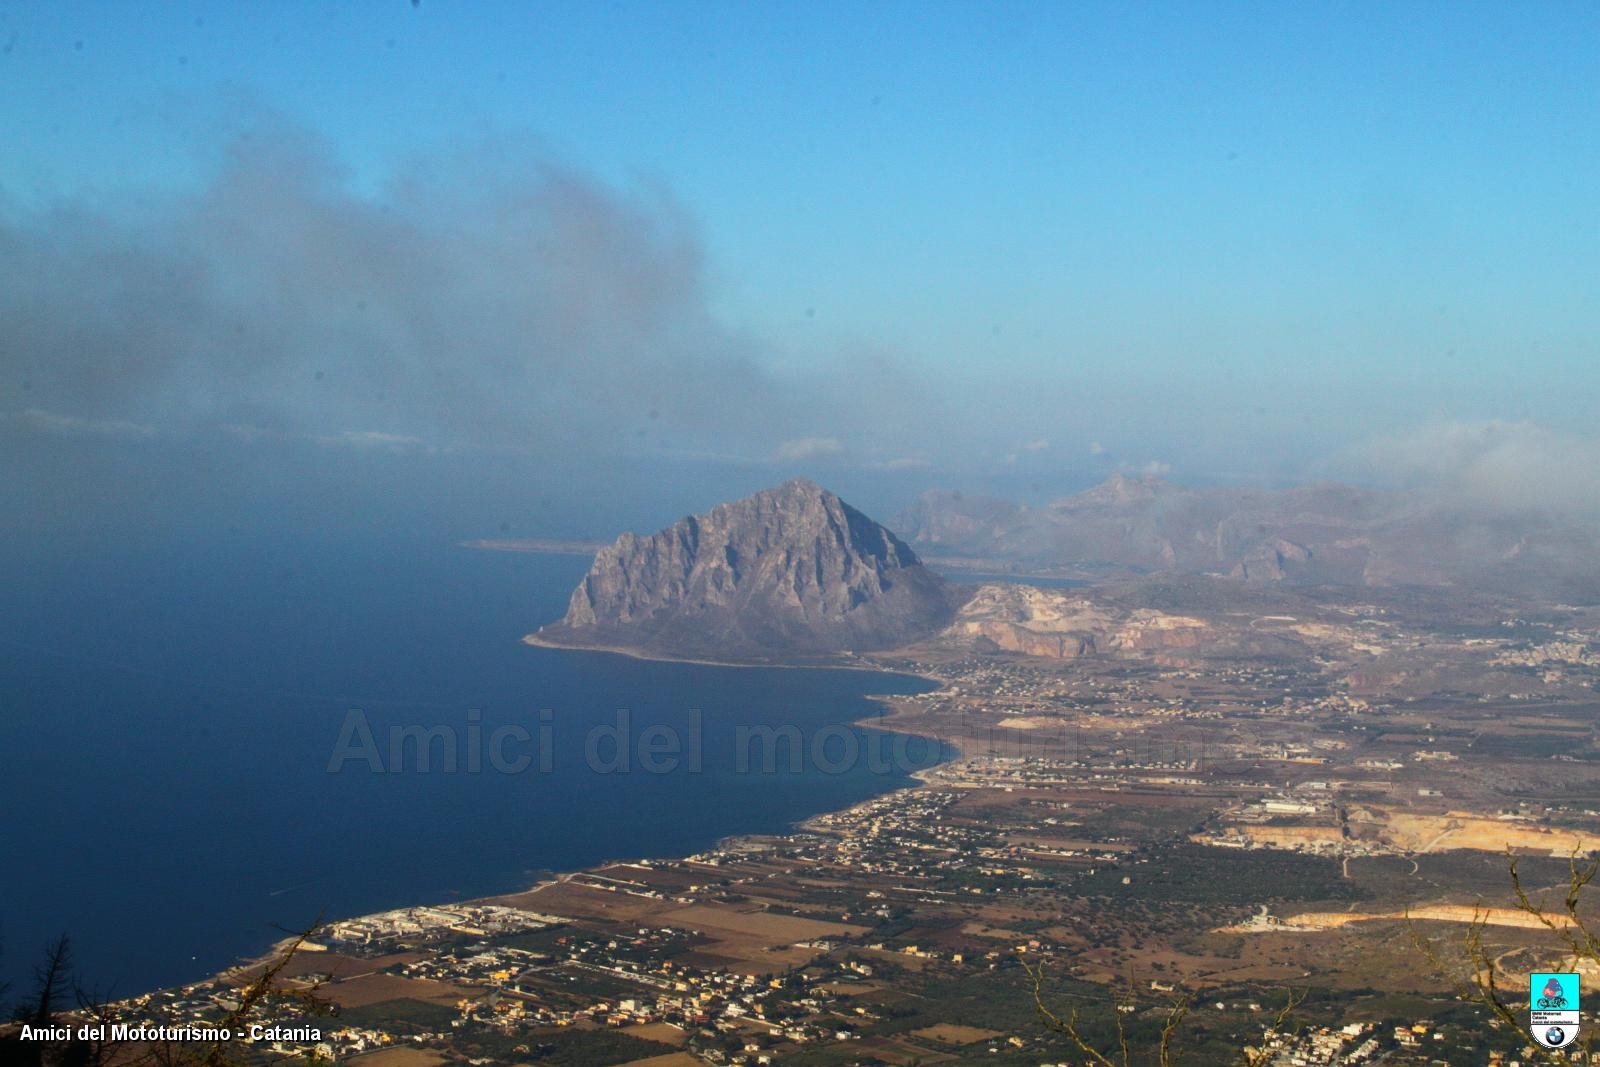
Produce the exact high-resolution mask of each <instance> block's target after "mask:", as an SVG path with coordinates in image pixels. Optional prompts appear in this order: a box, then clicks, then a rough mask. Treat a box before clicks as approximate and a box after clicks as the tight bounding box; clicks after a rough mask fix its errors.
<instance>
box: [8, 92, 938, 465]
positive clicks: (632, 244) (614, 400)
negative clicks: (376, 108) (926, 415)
mask: <svg viewBox="0 0 1600 1067" xmlns="http://www.w3.org/2000/svg"><path fill="white" fill-rule="evenodd" d="M705 273H706V272H705V265H704V252H703V249H702V246H701V242H700V239H699V236H698V234H697V232H696V228H695V225H694V223H693V220H692V219H690V218H689V217H688V215H687V213H686V212H685V211H684V210H683V208H682V207H681V205H679V204H678V203H677V202H676V201H675V200H674V199H673V198H672V196H671V195H670V193H668V192H666V191H664V190H663V189H661V188H658V187H653V186H650V185H648V184H641V185H640V186H639V187H637V188H630V189H626V190H619V189H615V188H611V187H608V186H606V185H603V184H601V183H599V182H597V181H594V180H592V179H590V178H588V177H585V176H583V175H580V174H577V173H574V172H572V171H571V170H569V169H565V168H563V167H561V166H559V165H558V164H555V163H552V162H549V161H533V162H530V163H528V164H526V165H523V166H513V165H508V164H506V163H504V162H502V161H498V159H497V157H495V156H494V154H492V153H486V154H485V155H483V156H481V157H480V156H477V155H472V154H463V155H460V156H457V157H454V158H434V159H430V160H427V161H421V162H417V163H415V164H413V165H412V166H410V167H408V168H406V169H405V170H404V171H403V172H402V173H400V174H399V175H397V176H396V177H395V178H394V179H393V180H392V181H390V182H389V183H388V185H387V186H386V188H385V189H384V190H383V192H382V193H381V194H380V195H377V196H366V195H361V194H358V193H355V192H353V191H351V189H350V187H349V185H348V184H347V183H346V181H345V180H344V178H343V176H342V175H341V174H340V171H339V168H338V165H337V163H336V161H335V160H334V159H333V158H332V157H331V155H330V154H329V153H328V151H327V150H326V149H325V148H324V147H323V146H322V145H321V144H320V143H319V142H318V140H317V139H316V138H315V137H313V136H310V135H308V134H306V133H304V132H302V131H297V130H293V129H287V128H284V127H283V126H282V125H281V124H274V123H271V122H266V123H263V124H261V128H259V129H257V130H256V131H255V132H254V133H253V135H252V136H249V137H242V138H240V139H238V140H236V141H234V142H233V143H232V144H231V145H230V146H229V147H228V149H227V151H226V152H225V153H224V160H223V163H222V166H221V168H220V170H219V171H218V173H217V174H216V176H215V178H214V180H212V181H211V182H209V183H208V184H206V185H205V187H204V188H202V189H200V190H199V191H197V192H194V193H192V194H190V195H186V196H169V197H165V198H154V199H152V198H149V197H143V198H140V197H130V198H129V199H128V200H127V201H126V202H125V203H122V204H120V205H114V206H106V205H100V206H88V205H83V204H68V205H64V206H59V207H56V208H54V209H52V210H50V211H48V212H44V213H35V214H31V215H24V216H19V215H16V214H15V213H13V217H11V218H8V219H4V220H0V276H4V277H6V278H7V279H13V280H14V283H8V284H7V285H6V286H4V287H0V360H3V364H0V411H11V412H13V413H17V412H23V411H30V410H32V411H36V412H50V413H54V414H52V415H50V416H49V417H46V416H44V415H32V416H28V417H27V418H26V419H25V420H24V421H25V422H28V423H29V424H31V425H33V427H34V428H35V429H39V430H45V431H50V432H65V429H66V428H67V427H68V426H71V425H77V424H80V423H81V426H83V427H88V426H91V425H100V426H120V427H123V428H124V429H126V428H131V427H136V426H138V427H151V428H155V427H159V428H161V429H162V431H164V432H174V433H181V432H184V431H190V432H199V431H202V430H204V429H207V428H216V429H223V428H227V429H226V432H228V433H230V434H231V435H232V437H233V439H234V440H238V441H246V440H248V441H251V442H255V443H258V444H270V443H272V442H274V441H278V440H282V439H291V438H292V439H304V440H307V441H311V442H323V443H326V442H329V441H332V442H336V443H339V444H344V445H350V446H352V447H361V446H368V447H371V446H381V447H390V448H393V447H418V446H420V445H422V444H423V443H426V444H427V445H429V446H431V447H440V448H445V449H450V450H461V449H470V448H474V447H477V448H484V449H491V450H501V451H504V450H525V451H526V452H527V453H529V454H533V455H537V454H542V453H550V452H553V451H558V452H563V453H570V452H571V451H572V450H574V449H581V450H611V451H616V452H624V453H627V452H631V453H634V454H638V453H644V452H649V451H652V450H676V451H678V452H685V451H692V450H705V451H711V452H717V453H726V454H743V455H749V456H755V457H759V456H770V455H774V454H783V449H784V448H785V447H789V446H792V444H793V442H795V441H807V440H810V441H823V440H829V439H834V440H841V439H848V438H849V436H850V435H851V434H852V432H856V431H858V430H860V429H861V428H863V427H869V426H870V427H881V426H882V425H883V424H884V419H883V418H882V406H881V400H880V399H879V398H881V393H877V392H876V391H875V389H874V387H875V386H876V384H877V383H878V381H879V380H880V379H882V378H884V377H885V376H886V375H890V374H892V373H893V372H892V370H890V369H886V365H885V363H884V361H882V360H881V359H877V358H874V359H872V360H847V361H845V362H844V363H842V364H841V365H840V366H838V367H833V368H829V369H827V370H826V371H824V370H822V369H820V368H819V369H818V370H816V371H815V372H813V373H810V374H803V375H799V376H796V375H792V374H791V375H787V376H785V375H780V374H779V373H777V372H775V371H774V370H772V369H771V368H770V367H769V366H768V365H767V363H766V361H765V359H764V354H763V352H762V350H761V346H759V345H758V344H756V343H755V342H753V341H752V340H750V339H748V338H744V337H741V336H738V335H737V334H735V333H734V332H732V331H730V330H728V329H727V328H725V327H724V326H722V325H721V324H720V323H718V322H717V321H716V319H715V318H714V317H713V315H712V314H711V313H710V312H709V311H708V294H707V291H706V288H707V287H706V279H705ZM856 379H859V381H856ZM869 396H871V397H873V398H874V399H873V400H872V401H869V400H867V399H865V398H867V397H869ZM908 402H909V398H908ZM869 403H874V404H876V405H877V407H875V409H874V410H872V411H871V412H869V411H868V410H867V405H868V404H869ZM19 417H20V416H19ZM52 419H53V420H55V421H54V422H53V423H52V422H51V420H52ZM73 420H78V422H77V423H74V422H73ZM152 432H154V430H153V429H152ZM784 442H788V443H789V446H786V445H784ZM844 448H845V446H844V445H843V444H840V446H839V449H838V450H837V451H843V450H844ZM870 452H871V449H870V448H869V449H868V450H867V453H866V454H870ZM820 454H822V453H818V452H816V451H815V450H814V449H813V450H810V451H809V452H808V456H807V457H803V458H809V457H810V456H814V455H820Z"/></svg>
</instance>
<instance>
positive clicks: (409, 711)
mask: <svg viewBox="0 0 1600 1067" xmlns="http://www.w3.org/2000/svg"><path fill="white" fill-rule="evenodd" d="M587 565H588V560H587V559H586V558H580V557H577V556H544V555H528V554H519V553H508V552H487V551H478V550H472V549H466V548H461V547H457V546H455V545H453V544H448V543H442V542H431V541H426V540H423V539H417V540H409V541H408V540H405V539H394V538H389V539H385V540H384V541H382V542H373V541H355V540H349V541H337V540H324V541H316V542H308V541H304V540H278V541H271V540H269V541H267V542H266V543H263V542H262V541H260V540H254V541H246V540H243V539H234V540H229V539H227V538H225V537H219V538H217V539H214V540H212V541H206V542H196V543H185V544H170V543H168V544H163V545H162V546H161V547H155V548H149V547H147V548H142V549H139V550H122V551H117V552H106V553H103V554H86V553H81V552H80V553H60V554H54V555H53V554H52V553H50V552H48V551H39V552H18V553H10V554H8V555H7V556H6V557H5V562H4V563H0V568H3V571H4V573H0V580H3V583H4V587H5V588H6V589H7V590H8V593H7V602H8V607H7V610H6V611H5V612H4V614H3V617H0V694H3V700H4V707H3V711H0V774H3V778H0V850H3V856H4V874H3V876H0V877H3V883H0V937H3V951H4V956H3V958H0V977H3V978H4V979H5V980H9V982H10V983H11V996H17V995H19V994H23V993H25V992H26V991H27V984H28V979H27V975H28V973H29V970H30V968H31V965H32V964H33V962H35V960H36V959H37V957H38V956H39V954H40V953H41V952H42V951H43V950H44V948H45V946H46V944H47V943H48V942H49V941H50V939H51V938H52V937H54V936H55V935H56V934H58V933H66V934H68V935H69V936H70V938H71V941H72V945H73V949H74V956H75V959H76V965H77V974H78V976H79V978H80V980H81V981H83V982H84V983H85V984H86V985H87V986H90V987H92V988H94V989H97V990H98V991H100V992H101V993H102V994H109V995H113V996H123V995H129V994H132V993H136V992H140V991H143V990H146V989H150V988H155V987H160V986H167V985H173V984H177V983H181V982H186V981H191V980H195V979H198V978H201V977H204V976H206V975H209V974H211V973H213V972H215V971H217V970H218V969H220V968H222V967H224V966H226V965H228V964H229V963H231V962H233V961H234V960H236V959H238V958H240V957H241V956H244V955H248V954H255V953H259V952H261V951H263V950H264V949H266V948H267V947H268V946H269V945H270V944H271V943H272V942H273V941H274V940H276V939H277V938H278V937H279V936H281V934H280V931H281V930H283V929H286V928H298V927H302V926H304V925H307V924H309V923H311V922H312V921H313V920H314V919H316V918H317V917H319V916H321V917H323V918H326V919H332V918H338V917H341V916H347V915H353V914H360V913H364V912H371V911H377V910H382V909H387V908H393V907H399V906H403V905H410V904H421V903H432V902H445V901H449V900H453V899H460V898H470V897H476V896H483V895H486V894H493V893H500V892H506V891H510V890H515V889H518V888H520V887H524V886H526V885H529V884H531V883H532V882H533V881H535V880H536V879H537V878H538V877H540V875H541V874H542V873H544V872H547V871H552V870H570V869H573V868H576V867H581V866H585V865H589V864H594V863H596V862H599V861H601V860H605V859H612V858H617V859H637V858H641V857H651V856H657V857H669V856H675V855H683V854H688V853H692V852H695V851H698V850H702V849H705V848H707V847H708V846H710V845H712V844H714V843H715V842H716V841H717V840H718V839H720V838H722V837H725V836H728V835H733V834H742V833H758V832H780V831H783V830H784V829H786V828H788V827H789V826H790V825H791V824H793V823H794V822H795V821H796V820H798V819H801V818H804V817H806V816H808V815H812V814H815V813H818V812H822V811H828V810H832V809H836V808H840V807H843V806H846V805H849V804H851V803H853V802H856V801H859V800H862V799H865V798H867V797H870V796H873V795H876V794H879V793H882V792H885V791H888V790H892V789H895V788H899V787H901V786H903V785H906V784H908V782H909V780H910V779H909V777H908V774H907V773H906V772H907V770H908V769H909V768H911V767H920V766H927V765H929V764H931V763H933V762H936V761H937V760H938V758H940V756H941V753H940V752H939V751H938V746H937V745H935V744H934V743H932V742H928V741H926V740H924V739H909V740H908V739H906V738H904V737H902V736H900V735H885V734H881V733H878V732H877V731H871V730H861V729H857V728H851V729H849V730H845V729H843V728H841V724H847V723H850V722H852V721H854V720H856V719H858V718H860V717H862V716H866V715H872V714H875V713H876V711H877V707H876V705H875V704H874V703H873V702H872V701H870V700H869V699H868V697H869V696H870V695H871V694H887V693H911V692H919V691H922V690H923V689H925V688H927V683H925V682H923V681H921V680H918V679H914V678H909V677H904V676H896V675H887V674H873V673H867V672H859V671H843V670H780V669H741V668H728V667H708V666H698V665H691V664H669V663H655V662H648V661H643V660H635V659H630V658H626V657H622V656H615V655H607V654H603V653H582V652H568V651H555V650H548V649H538V648H530V647H527V646H525V645H523V644H521V643H520V641H519V638H521V636H522V635H523V634H525V633H527V632H529V631H530V630H533V629H535V628H536V627H537V625H538V624H540V623H543V622H547V621H550V620H553V619H555V618H557V617H559V616H560V614H561V613H562V611H563V610H564V609H565V605H566V599H567V596H568V593H569V592H570V590H571V589H572V587H573V586H574V585H575V584H576V582H577V580H578V579H579V577H580V576H581V575H582V574H583V572H584V570H585V569H586V567H587ZM619 711H623V712H625V715H624V716H623V720H622V722H621V723H619V718H618V713H619ZM696 724H698V725H696ZM739 724H755V725H764V726H773V727H786V726H793V727H795V728H796V729H797V730H798V731H799V733H800V736H801V737H802V739H803V740H802V744H801V755H802V759H801V766H800V768H799V770H798V771H796V770H795V769H794V767H793V766H792V764H791V761H790V757H789V753H788V749H787V744H788V742H787V741H784V742H776V743H774V744H773V746H772V747H773V750H774V752H775V754H776V756H777V759H776V760H775V763H776V767H775V768H773V769H770V770H769V768H768V767H767V766H766V760H765V743H764V742H762V741H760V740H759V739H757V740H753V741H751V740H748V739H746V740H747V743H746V744H744V745H741V744H740V740H741V739H740V737H739V734H738V730H737V728H738V726H739ZM624 726H625V729H624ZM652 727H655V728H656V729H654V730H652V729H651V728H652ZM407 728H426V729H430V730H435V729H437V736H436V737H435V738H434V739H433V740H432V741H430V742H429V756H430V760H429V766H428V768H427V770H422V769H421V768H420V766H419V759H418V754H417V748H418V746H417V742H416V740H415V738H414V737H413V738H412V739H411V740H409V741H407V740H405V737H406V735H405V734H403V733H402V734H401V735H400V736H401V738H402V742H403V748H402V751H401V753H400V756H401V759H400V760H399V761H398V762H396V761H395V760H393V759H392V757H393V756H394V753H393V751H392V750H391V744H392V742H393V739H394V735H395V732H396V731H402V730H405V729H407ZM438 728H442V729H438ZM597 730H598V732H597ZM445 736H448V737H449V739H450V742H449V743H453V744H454V745H455V746H456V752H455V766H454V769H453V770H452V769H451V768H450V767H449V766H448V763H449V760H448V759H447V756H448V753H447V751H446V744H447V742H446V741H445V740H444V738H445ZM497 737H498V738H499V744H498V748H497V749H495V747H494V745H492V743H491V739H492V738H497ZM619 739H621V740H623V741H625V742H626V751H627V759H626V761H624V760H623V758H622V756H621V755H620V753H619V748H618V741H619ZM369 742H370V743H369ZM641 744H643V745H644V746H645V747H646V749H647V750H648V751H647V752H645V753H641V752H640V747H639V746H640V745H641ZM741 749H743V750H744V751H743V754H744V755H745V756H746V757H747V762H748V764H749V766H743V767H742V766H741V765H740V764H741ZM474 752H476V757H475V758H474ZM674 763H676V767H675V768H674V767H673V764H674ZM335 766H336V767H337V769H332V768H334V767H335ZM497 766H498V767H499V769H497ZM886 766H887V768H888V769H885V768H886ZM518 768H522V769H520V770H519V769H518Z"/></svg>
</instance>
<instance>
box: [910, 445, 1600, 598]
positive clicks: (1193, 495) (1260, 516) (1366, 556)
mask: <svg viewBox="0 0 1600 1067" xmlns="http://www.w3.org/2000/svg"><path fill="white" fill-rule="evenodd" d="M894 525H895V528H896V529H898V530H900V531H901V533H902V534H903V535H904V536H905V537H906V538H907V540H909V541H910V543H911V544H912V545H914V546H915V547H917V548H918V549H920V550H921V551H922V552H923V554H924V555H926V556H929V557H930V558H934V557H942V558H949V559H952V560H959V561H962V562H965V563H967V564H968V565H970V566H973V567H975V568H978V569H983V568H988V569H1001V570H1004V569H1012V570H1028V571H1035V572H1060V573H1077V574H1082V575H1089V576H1094V575H1111V574H1149V573H1172V574H1221V575H1227V576H1230V577H1233V578H1236V579H1239V580H1242V581H1247V582H1291V583H1297V584H1312V585H1358V586H1402V585H1419V586H1450V585H1464V586H1471V587H1473V588H1475V589H1485V590H1493V591H1496V592H1501V593H1508V594H1513V595H1531V596H1535V597H1544V598H1554V599H1575V600H1581V601H1585V602H1587V601H1592V600H1594V599H1596V598H1597V597H1600V565H1597V560H1600V530H1597V528H1596V527H1595V525H1594V524H1592V523H1582V522H1577V521H1574V520H1571V519H1565V518H1560V517H1556V516H1551V515H1548V514H1543V513H1534V512H1526V511H1524V512H1510V511H1500V510H1494V509H1491V508H1487V507H1481V506H1480V507H1472V506H1468V505H1465V504H1460V503H1455V504H1452V503H1448V502H1444V501H1438V500H1430V499H1428V498H1425V497H1423V496H1420V495H1416V494H1403V493H1395V492H1381V491H1376V490H1368V489H1358V488H1353V487H1350V486H1345V485H1331V484H1330V485H1313V486H1305V487H1301V488H1296V489H1286V490H1259V489H1188V488H1184V487H1182V486H1177V485H1173V484H1172V483H1170V482H1166V481H1163V480H1161V479H1158V478H1130V477H1127V476H1125V475H1120V474H1119V475H1116V476H1114V477H1112V478H1111V479H1110V480H1109V481H1107V482H1105V483H1104V484H1102V485H1099V486H1096V487H1095V488H1093V489H1089V490H1087V491H1085V492H1082V493H1079V494H1077V495H1075V496H1069V497H1066V498H1064V499H1062V500H1058V501H1055V502H1054V503H1051V504H1047V505H1044V506H1042V507H1029V506H1026V505H1022V504H1015V503H1011V502H1009V501H1004V500H997V499H993V498H989V497H975V496H967V495H964V494H962V493H958V492H950V491H937V492H931V493H927V494H924V495H923V497H922V498H921V499H920V500H919V501H918V502H917V504H916V505H915V506H913V507H911V508H910V509H908V510H907V511H905V512H903V513H902V514H901V515H900V516H899V517H897V519H896V520H895V523H894Z"/></svg>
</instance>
